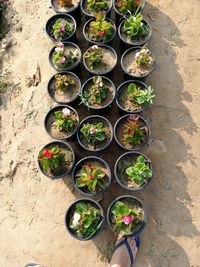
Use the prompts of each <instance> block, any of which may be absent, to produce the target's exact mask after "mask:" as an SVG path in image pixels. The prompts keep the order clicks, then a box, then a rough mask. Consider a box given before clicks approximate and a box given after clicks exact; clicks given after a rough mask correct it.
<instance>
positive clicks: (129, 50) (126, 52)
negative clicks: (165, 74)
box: [121, 46, 155, 79]
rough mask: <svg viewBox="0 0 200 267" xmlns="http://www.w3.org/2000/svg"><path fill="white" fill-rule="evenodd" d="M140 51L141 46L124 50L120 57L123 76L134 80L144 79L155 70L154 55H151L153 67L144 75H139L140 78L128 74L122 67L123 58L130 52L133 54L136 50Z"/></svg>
mask: <svg viewBox="0 0 200 267" xmlns="http://www.w3.org/2000/svg"><path fill="white" fill-rule="evenodd" d="M139 49H141V46H135V47H131V48H129V49H128V50H126V51H125V52H124V54H123V55H122V57H121V67H122V69H123V71H124V72H125V74H126V75H127V76H128V77H132V78H136V79H144V78H146V77H147V76H148V75H149V74H150V73H151V72H152V71H153V70H154V68H155V58H154V55H153V54H152V53H151V56H152V58H153V62H154V63H153V66H152V68H151V69H150V70H149V72H147V73H146V74H144V75H140V76H137V75H136V74H132V73H130V72H128V71H127V69H126V67H125V66H124V59H125V57H127V56H128V55H129V54H130V53H131V52H133V53H135V52H136V51H137V50H139Z"/></svg>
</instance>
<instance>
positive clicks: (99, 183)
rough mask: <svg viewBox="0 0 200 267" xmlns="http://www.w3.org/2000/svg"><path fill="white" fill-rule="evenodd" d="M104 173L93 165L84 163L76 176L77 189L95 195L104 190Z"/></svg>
mask: <svg viewBox="0 0 200 267" xmlns="http://www.w3.org/2000/svg"><path fill="white" fill-rule="evenodd" d="M105 178H106V173H105V171H104V170H102V168H100V167H99V166H96V165H95V164H90V163H86V164H85V165H83V166H82V168H81V170H80V171H79V172H78V173H77V174H76V185H77V187H79V188H81V189H83V190H86V192H89V193H95V192H98V191H100V190H102V189H104V188H105V184H106V183H105Z"/></svg>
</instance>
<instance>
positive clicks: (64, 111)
mask: <svg viewBox="0 0 200 267" xmlns="http://www.w3.org/2000/svg"><path fill="white" fill-rule="evenodd" d="M70 113H71V111H70V109H69V108H64V109H63V110H62V114H63V115H64V116H66V117H67V116H69V115H70Z"/></svg>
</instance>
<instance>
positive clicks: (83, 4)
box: [81, 0, 112, 18]
mask: <svg viewBox="0 0 200 267" xmlns="http://www.w3.org/2000/svg"><path fill="white" fill-rule="evenodd" d="M106 2H107V5H106V6H105V7H104V8H103V9H101V10H99V11H104V12H106V15H107V16H108V15H109V14H110V11H111V8H112V0H107V1H106ZM81 9H82V12H83V13H84V14H85V15H86V17H88V18H92V17H96V15H97V13H98V12H99V11H97V12H95V11H92V10H90V9H89V7H88V1H87V0H81Z"/></svg>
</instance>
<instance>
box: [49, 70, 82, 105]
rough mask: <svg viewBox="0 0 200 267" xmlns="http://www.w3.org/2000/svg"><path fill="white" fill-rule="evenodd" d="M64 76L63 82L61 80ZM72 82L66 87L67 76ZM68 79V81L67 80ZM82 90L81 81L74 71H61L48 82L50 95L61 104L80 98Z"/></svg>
mask: <svg viewBox="0 0 200 267" xmlns="http://www.w3.org/2000/svg"><path fill="white" fill-rule="evenodd" d="M61 77H62V81H63V82H62V84H61V83H60V82H59V81H60V78H61ZM65 77H66V78H67V80H68V81H70V83H68V85H67V86H66V87H65V88H64V85H65V80H66V78H65ZM67 80H66V81H67ZM80 92H81V81H80V79H79V78H78V76H76V75H75V74H74V73H72V72H59V73H57V74H55V75H54V76H53V77H52V78H51V79H50V80H49V83H48V93H49V95H50V97H51V98H52V99H53V100H54V101H56V102H57V103H59V104H69V103H71V102H73V101H75V100H76V99H77V98H78V94H79V93H80Z"/></svg>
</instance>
